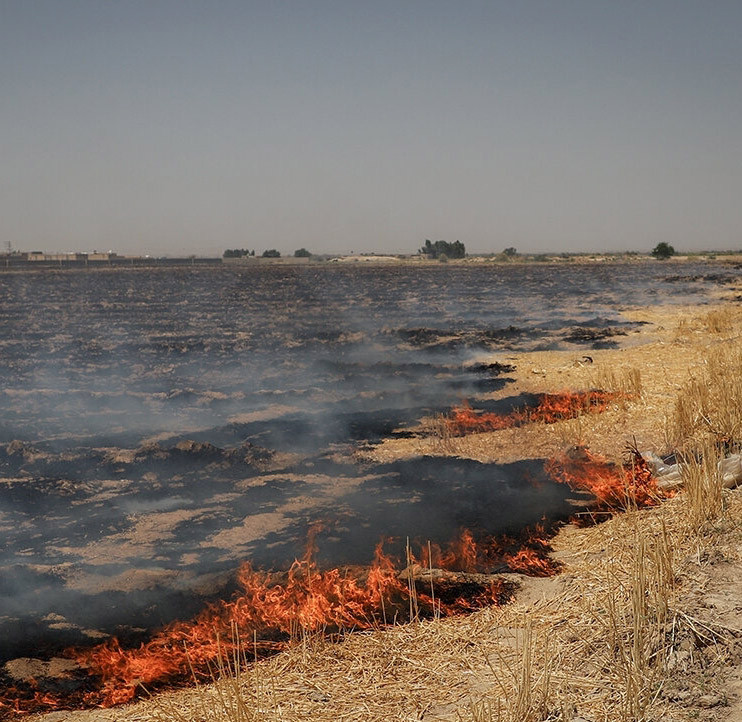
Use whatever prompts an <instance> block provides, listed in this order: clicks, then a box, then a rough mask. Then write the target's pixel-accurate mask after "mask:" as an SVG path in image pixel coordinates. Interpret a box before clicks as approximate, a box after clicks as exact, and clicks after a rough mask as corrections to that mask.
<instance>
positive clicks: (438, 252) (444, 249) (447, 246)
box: [418, 240, 466, 260]
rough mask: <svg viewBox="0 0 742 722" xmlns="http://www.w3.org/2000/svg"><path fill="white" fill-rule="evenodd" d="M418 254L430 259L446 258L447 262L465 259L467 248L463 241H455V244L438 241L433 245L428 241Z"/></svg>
mask: <svg viewBox="0 0 742 722" xmlns="http://www.w3.org/2000/svg"><path fill="white" fill-rule="evenodd" d="M418 252H419V253H421V254H423V255H425V256H428V257H429V258H440V257H441V256H446V260H448V259H449V258H464V256H466V247H465V246H464V244H463V243H462V242H461V241H454V242H453V243H449V242H448V241H436V242H435V243H433V242H432V241H429V240H426V241H425V245H424V246H423V247H422V248H421V249H420V250H419V251H418Z"/></svg>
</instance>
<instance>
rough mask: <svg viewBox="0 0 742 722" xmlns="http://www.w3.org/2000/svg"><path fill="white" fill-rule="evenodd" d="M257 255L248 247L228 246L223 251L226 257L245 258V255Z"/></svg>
mask: <svg viewBox="0 0 742 722" xmlns="http://www.w3.org/2000/svg"><path fill="white" fill-rule="evenodd" d="M249 255H253V256H254V255H255V251H252V253H251V252H250V251H248V250H247V248H228V249H227V250H226V251H224V253H223V257H224V258H244V257H245V256H249Z"/></svg>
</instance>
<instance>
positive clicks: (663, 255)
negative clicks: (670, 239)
mask: <svg viewBox="0 0 742 722" xmlns="http://www.w3.org/2000/svg"><path fill="white" fill-rule="evenodd" d="M652 255H653V256H654V257H655V258H656V259H657V260H659V261H665V260H667V259H668V258H672V257H673V256H674V255H675V249H674V248H673V247H672V246H671V245H670V244H669V243H665V242H664V241H662V242H661V243H658V244H657V245H656V246H655V247H654V250H653V251H652Z"/></svg>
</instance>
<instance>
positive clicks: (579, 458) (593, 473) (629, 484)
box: [545, 446, 662, 509]
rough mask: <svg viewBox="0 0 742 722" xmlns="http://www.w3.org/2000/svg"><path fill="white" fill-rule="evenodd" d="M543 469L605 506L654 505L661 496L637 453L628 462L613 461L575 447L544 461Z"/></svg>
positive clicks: (650, 473)
mask: <svg viewBox="0 0 742 722" xmlns="http://www.w3.org/2000/svg"><path fill="white" fill-rule="evenodd" d="M545 468H546V472H547V473H548V474H549V475H550V476H551V477H552V478H554V479H556V480H557V481H560V482H562V483H564V484H567V485H568V486H569V487H570V488H571V489H575V490H582V491H588V492H590V493H591V494H593V495H594V496H595V498H596V499H597V501H598V504H599V505H600V506H601V507H604V508H607V509H626V508H629V507H631V506H637V507H644V506H651V505H653V504H656V503H657V502H658V501H659V500H660V499H661V498H662V494H661V493H660V491H659V489H658V487H657V479H656V478H655V477H654V476H653V475H652V470H651V468H650V467H649V464H647V462H646V461H645V460H644V459H643V458H642V456H641V455H640V454H639V453H638V452H633V451H632V454H631V459H630V461H629V462H628V463H626V464H623V465H619V464H613V463H611V462H610V461H608V460H607V459H605V458H604V457H602V456H600V455H598V454H592V453H591V452H590V451H588V450H587V448H585V447H582V446H579V447H575V448H574V449H572V450H570V451H569V452H567V453H566V454H563V455H562V456H560V457H558V458H554V459H550V460H549V461H548V462H547V463H546V467H545Z"/></svg>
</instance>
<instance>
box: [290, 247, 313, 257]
mask: <svg viewBox="0 0 742 722" xmlns="http://www.w3.org/2000/svg"><path fill="white" fill-rule="evenodd" d="M311 255H312V254H311V253H310V252H309V251H308V250H307V249H306V248H300V249H299V250H297V251H294V258H309V257H310V256H311Z"/></svg>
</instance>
